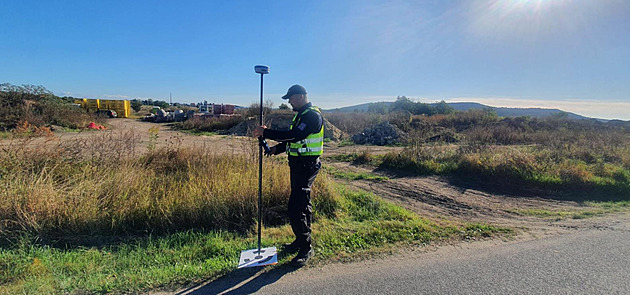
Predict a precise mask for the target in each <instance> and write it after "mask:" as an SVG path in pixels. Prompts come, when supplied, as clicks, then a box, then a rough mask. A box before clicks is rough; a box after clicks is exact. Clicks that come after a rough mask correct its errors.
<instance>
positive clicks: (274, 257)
mask: <svg viewBox="0 0 630 295" xmlns="http://www.w3.org/2000/svg"><path fill="white" fill-rule="evenodd" d="M277 263H278V250H277V249H276V247H269V248H261V249H260V252H258V248H256V249H250V250H243V251H241V258H240V259H239V261H238V268H245V267H254V266H265V265H273V264H277Z"/></svg>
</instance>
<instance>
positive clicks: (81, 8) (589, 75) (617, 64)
mask: <svg viewBox="0 0 630 295" xmlns="http://www.w3.org/2000/svg"><path fill="white" fill-rule="evenodd" d="M0 13H1V14H2V17H1V18H0V82H8V83H11V84H18V85H19V84H36V85H43V86H45V87H46V88H48V89H49V90H51V91H53V92H54V93H55V94H57V95H71V96H75V97H89V98H142V99H146V98H152V99H158V100H166V101H168V99H169V93H172V95H173V101H178V102H199V101H203V100H208V101H210V102H219V103H234V104H239V105H249V104H251V103H253V102H256V101H257V100H258V96H259V93H258V91H259V81H260V77H259V76H258V75H256V74H255V73H254V71H253V67H254V65H256V64H267V65H269V66H270V67H271V73H270V74H269V75H267V76H265V98H266V99H269V100H271V101H273V102H274V104H275V105H276V106H277V105H279V104H280V103H282V100H281V99H280V96H282V94H284V92H286V89H287V88H288V87H289V86H291V85H292V84H295V83H299V84H302V85H303V86H305V87H306V89H307V90H308V92H309V98H310V100H311V101H313V102H314V103H315V104H316V105H319V106H321V107H324V108H333V107H341V106H348V105H354V104H359V103H364V102H371V101H392V100H394V99H395V98H396V96H399V95H405V96H407V97H411V98H412V99H414V100H417V101H423V102H434V101H439V100H446V101H476V102H481V103H486V104H489V105H494V106H517V107H549V108H561V109H564V110H567V111H573V112H577V113H580V114H583V115H587V116H594V117H600V118H618V119H625V120H630V1H626V0H503V1H499V0H468V1H446V0H444V1H442V0H435V1H368V0H361V1H326V0H324V1H17V0H6V1H2V2H0Z"/></svg>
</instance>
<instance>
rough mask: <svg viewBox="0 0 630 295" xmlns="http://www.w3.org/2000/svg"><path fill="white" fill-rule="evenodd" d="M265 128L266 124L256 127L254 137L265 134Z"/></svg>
mask: <svg viewBox="0 0 630 295" xmlns="http://www.w3.org/2000/svg"><path fill="white" fill-rule="evenodd" d="M265 129H267V126H265V125H261V126H257V127H256V128H254V137H261V136H263V132H264V131H265Z"/></svg>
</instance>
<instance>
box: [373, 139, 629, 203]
mask: <svg viewBox="0 0 630 295" xmlns="http://www.w3.org/2000/svg"><path fill="white" fill-rule="evenodd" d="M585 153H593V154H595V156H594V157H595V159H594V160H590V161H586V160H585V159H584V158H583V154H585ZM627 153H630V146H627V147H618V148H615V149H608V150H605V151H598V152H591V151H590V150H589V149H588V147H583V148H580V147H577V146H573V145H571V144H567V145H566V147H565V148H564V149H560V150H558V149H554V148H550V147H547V146H544V145H534V146H497V145H493V146H474V145H464V146H456V145H429V146H414V147H408V148H406V149H405V150H403V151H401V152H394V153H389V154H387V155H385V156H384V158H383V162H382V164H381V166H382V167H385V168H390V169H391V168H393V169H400V170H406V171H412V172H415V173H417V174H420V175H430V174H438V175H459V176H462V177H472V178H477V179H479V178H484V179H485V180H487V181H490V183H492V184H498V185H503V186H510V185H523V186H524V187H527V188H539V189H549V190H560V191H565V192H571V193H577V194H579V195H582V196H585V197H592V198H594V199H601V198H604V199H624V198H625V199H627V198H630V166H628V165H627V162H625V160H624V159H625V158H624V157H625V156H624V155H626V154H627ZM603 154H606V155H608V156H607V157H605V156H603Z"/></svg>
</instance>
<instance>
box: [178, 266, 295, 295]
mask: <svg viewBox="0 0 630 295" xmlns="http://www.w3.org/2000/svg"><path fill="white" fill-rule="evenodd" d="M269 267H270V266H267V267H266V268H262V267H251V268H242V269H236V270H233V271H231V272H229V273H227V274H225V275H223V276H222V277H220V278H218V279H216V280H214V281H212V282H209V283H207V284H205V285H204V284H202V285H200V286H195V287H192V288H189V289H186V290H183V291H181V292H179V293H177V294H179V295H183V294H191V295H202V294H251V293H254V292H256V291H258V290H260V288H262V287H264V286H266V285H269V284H273V283H275V282H276V281H278V280H279V279H280V278H282V277H283V276H284V275H285V274H288V273H291V272H294V271H296V270H298V269H299V267H296V266H292V265H290V264H287V265H280V266H271V269H269Z"/></svg>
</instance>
